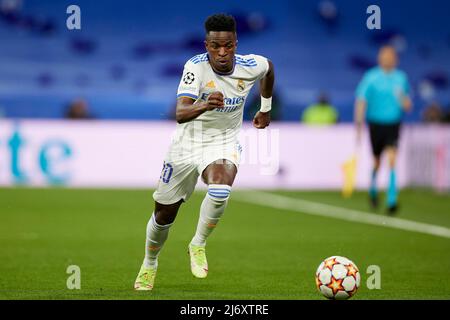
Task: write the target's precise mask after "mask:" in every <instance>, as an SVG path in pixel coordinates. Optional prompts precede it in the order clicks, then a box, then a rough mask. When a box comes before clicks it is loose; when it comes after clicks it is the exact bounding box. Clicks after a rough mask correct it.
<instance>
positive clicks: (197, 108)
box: [175, 56, 223, 123]
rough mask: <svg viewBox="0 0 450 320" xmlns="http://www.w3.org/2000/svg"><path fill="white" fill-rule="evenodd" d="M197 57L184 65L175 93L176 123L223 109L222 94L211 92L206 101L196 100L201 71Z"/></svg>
mask: <svg viewBox="0 0 450 320" xmlns="http://www.w3.org/2000/svg"><path fill="white" fill-rule="evenodd" d="M197 57H198V56H196V57H194V58H192V59H190V60H189V61H188V62H186V64H185V65H184V70H183V76H182V77H181V81H180V84H179V86H178V93H177V107H176V112H175V118H176V120H177V122H178V123H184V122H188V121H191V120H194V119H195V118H197V117H198V116H199V115H201V114H202V113H204V112H206V111H209V110H213V109H215V108H223V94H222V93H220V92H213V93H211V94H210V95H209V96H208V99H207V100H206V101H204V100H201V99H198V97H199V94H200V85H201V82H202V81H201V80H202V76H203V69H202V68H201V66H200V64H199V63H198V62H197V63H196V61H197V60H198V58H197Z"/></svg>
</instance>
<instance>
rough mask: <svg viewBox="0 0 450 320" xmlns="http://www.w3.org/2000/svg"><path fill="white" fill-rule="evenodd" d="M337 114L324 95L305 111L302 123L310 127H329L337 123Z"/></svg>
mask: <svg viewBox="0 0 450 320" xmlns="http://www.w3.org/2000/svg"><path fill="white" fill-rule="evenodd" d="M338 118H339V114H338V112H337V110H336V108H334V107H333V106H332V105H331V104H330V102H329V99H328V96H327V95H326V94H325V93H321V94H320V95H319V98H318V101H317V103H315V104H312V105H310V106H309V107H307V108H306V109H305V111H304V112H303V115H302V119H301V120H302V122H303V123H305V124H310V125H330V124H334V123H336V122H338Z"/></svg>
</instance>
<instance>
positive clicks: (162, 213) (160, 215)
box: [155, 210, 177, 225]
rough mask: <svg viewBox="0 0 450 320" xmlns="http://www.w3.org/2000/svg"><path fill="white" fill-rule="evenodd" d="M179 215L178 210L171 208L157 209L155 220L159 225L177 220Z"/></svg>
mask: <svg viewBox="0 0 450 320" xmlns="http://www.w3.org/2000/svg"><path fill="white" fill-rule="evenodd" d="M176 216H177V212H176V211H173V210H172V211H171V210H157V211H155V221H156V223H157V224H159V225H166V224H171V223H173V222H174V221H175V217H176Z"/></svg>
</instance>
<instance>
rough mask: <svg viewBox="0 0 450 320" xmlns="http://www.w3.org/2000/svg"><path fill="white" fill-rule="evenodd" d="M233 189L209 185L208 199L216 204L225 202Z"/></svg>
mask: <svg viewBox="0 0 450 320" xmlns="http://www.w3.org/2000/svg"><path fill="white" fill-rule="evenodd" d="M230 193H231V187H230V186H229V185H227V184H210V185H208V197H210V198H211V199H212V200H214V201H216V202H225V201H227V200H228V198H229V197H230Z"/></svg>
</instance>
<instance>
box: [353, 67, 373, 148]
mask: <svg viewBox="0 0 450 320" xmlns="http://www.w3.org/2000/svg"><path fill="white" fill-rule="evenodd" d="M369 86H370V76H369V72H366V74H365V75H364V77H363V78H362V80H361V82H360V83H359V84H358V87H357V88H356V101H355V114H354V120H355V126H356V141H357V142H358V143H360V142H361V137H362V130H363V128H364V119H365V115H366V107H367V96H368V90H369Z"/></svg>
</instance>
